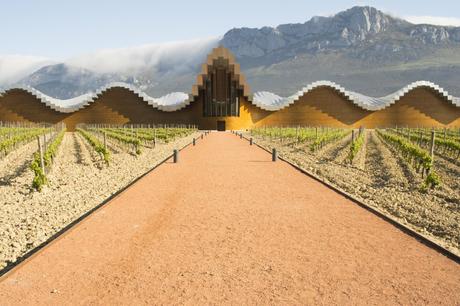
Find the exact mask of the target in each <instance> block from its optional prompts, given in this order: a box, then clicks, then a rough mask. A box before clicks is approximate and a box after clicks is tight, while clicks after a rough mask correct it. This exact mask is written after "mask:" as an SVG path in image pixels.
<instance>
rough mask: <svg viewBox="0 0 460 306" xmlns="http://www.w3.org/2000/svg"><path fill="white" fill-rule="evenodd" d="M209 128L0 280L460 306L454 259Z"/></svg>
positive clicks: (159, 297)
mask: <svg viewBox="0 0 460 306" xmlns="http://www.w3.org/2000/svg"><path fill="white" fill-rule="evenodd" d="M270 159H271V156H270V155H269V154H267V153H266V152H264V151H262V150H261V149H258V148H257V147H255V146H253V147H250V146H249V145H248V142H246V141H241V140H240V139H239V138H237V137H235V136H233V135H231V134H229V133H217V132H216V133H211V135H209V136H207V137H206V138H205V141H204V142H202V143H198V145H197V146H196V147H189V148H187V149H186V150H184V151H182V152H181V154H180V162H179V164H173V163H171V162H168V163H166V164H164V165H162V166H160V167H159V168H157V169H156V170H155V171H153V172H151V173H150V174H148V175H147V176H146V177H144V178H143V179H141V180H140V181H138V182H137V183H136V184H134V185H133V186H131V187H130V188H129V189H128V190H126V191H125V192H123V193H122V194H120V195H119V196H118V197H116V198H115V199H113V200H112V201H111V202H110V203H109V204H108V205H106V206H104V207H103V208H102V209H99V210H98V211H97V212H96V213H94V214H93V215H92V216H90V217H89V218H87V219H86V220H85V221H83V222H81V223H80V224H79V225H78V226H76V227H74V228H73V229H72V230H70V231H68V232H67V233H66V234H65V235H63V236H61V237H60V238H59V239H58V240H55V241H54V242H53V243H52V244H51V245H49V246H48V247H46V248H45V249H43V250H42V251H40V252H38V253H37V254H35V255H34V256H32V257H31V258H30V259H28V260H26V261H25V262H24V263H23V264H21V265H20V266H19V267H18V268H16V269H15V270H13V271H11V272H10V273H8V274H7V275H5V276H4V277H3V278H2V280H1V281H0V300H1V301H2V305H16V304H46V305H64V304H85V305H88V304H100V305H112V304H113V305H116V304H136V305H139V304H191V305H196V304H327V305H330V304H347V305H350V304H363V305H394V304H403V305H413V304H437V305H439V304H445V305H458V304H459V301H460V266H459V265H458V264H457V263H455V262H453V261H451V260H450V259H448V258H446V257H445V256H443V255H441V254H439V253H438V252H436V251H434V250H433V249H430V248H429V247H427V246H425V245H424V244H422V243H420V242H419V241H417V240H416V239H414V238H412V237H411V236H408V235H406V234H404V233H403V232H401V231H400V230H398V229H397V228H395V227H394V226H392V225H390V224H389V223H387V222H385V221H383V220H382V219H380V218H378V217H376V216H375V215H373V214H371V213H370V212H368V211H366V210H364V209H363V208H361V207H359V206H358V205H356V204H354V203H353V202H350V201H349V200H347V199H346V198H344V197H342V196H340V195H339V194H337V193H335V192H334V191H332V190H330V189H328V188H327V187H325V186H324V185H322V184H320V183H318V182H316V181H314V180H312V179H310V178H309V177H307V176H305V175H303V174H301V173H300V172H298V171H296V170H294V169H293V168H292V167H290V166H289V165H288V164H286V163H283V162H276V163H273V162H271V161H270Z"/></svg>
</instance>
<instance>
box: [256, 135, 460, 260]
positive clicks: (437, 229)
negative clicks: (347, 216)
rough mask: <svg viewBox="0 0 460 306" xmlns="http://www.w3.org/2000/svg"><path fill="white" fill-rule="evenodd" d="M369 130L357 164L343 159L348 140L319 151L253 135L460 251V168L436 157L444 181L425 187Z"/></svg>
mask: <svg viewBox="0 0 460 306" xmlns="http://www.w3.org/2000/svg"><path fill="white" fill-rule="evenodd" d="M366 133H367V135H366V143H365V144H366V147H365V148H364V150H365V151H364V152H365V153H364V154H363V153H362V152H360V154H361V155H359V154H358V158H360V160H359V161H358V162H357V164H358V165H359V164H361V166H356V164H354V165H349V164H347V163H343V162H342V161H341V158H340V156H343V155H344V154H343V152H344V151H347V149H348V146H347V145H346V143H347V142H348V143H349V139H348V140H347V139H342V140H339V141H337V142H335V143H333V144H329V145H328V146H326V147H325V148H323V149H322V150H320V151H318V152H317V153H315V154H312V153H311V152H309V151H308V150H298V149H295V148H293V147H292V146H288V145H285V144H281V143H280V142H279V141H276V140H273V141H270V140H269V139H265V140H264V139H262V138H255V141H256V142H257V143H258V144H259V145H261V146H263V147H266V148H268V149H271V148H273V147H276V148H277V150H278V152H279V153H280V155H281V156H283V157H284V158H286V159H288V160H290V161H292V162H293V163H295V164H297V165H299V166H300V167H303V168H305V169H306V170H309V171H311V172H313V173H315V174H316V175H318V176H320V177H321V178H323V179H324V180H325V181H327V182H329V183H331V184H333V185H335V186H337V187H339V188H341V189H343V190H345V191H346V192H348V193H350V194H352V195H354V196H356V197H357V198H358V199H360V200H362V201H364V202H365V203H367V204H369V205H372V206H373V207H376V208H378V209H380V210H382V211H384V212H386V213H387V214H390V215H391V216H393V217H395V218H397V219H398V220H399V221H400V222H402V223H403V224H405V225H407V226H409V227H411V228H413V229H414V230H416V231H418V232H420V233H422V234H424V235H427V236H430V237H431V238H432V239H433V240H436V241H437V242H438V243H440V244H442V245H443V246H444V247H446V248H449V249H450V250H452V251H453V252H456V253H460V189H459V188H458V184H459V181H460V178H459V176H458V173H459V172H458V167H457V166H456V165H454V164H453V163H451V162H449V161H447V160H445V159H442V158H437V159H436V161H435V168H436V170H437V171H438V172H439V174H440V175H441V176H442V178H443V185H442V186H441V187H440V188H438V189H436V190H431V191H428V192H423V191H422V190H421V188H420V187H421V184H422V178H421V177H420V175H419V174H417V173H416V172H415V170H414V169H413V168H412V167H411V166H409V165H408V164H407V163H406V162H405V161H404V160H403V159H402V157H400V155H399V154H398V152H395V151H393V149H392V148H390V147H388V146H387V145H386V144H385V143H384V142H383V141H382V140H381V139H380V138H379V137H378V135H377V134H376V132H374V131H372V130H367V131H366ZM334 154H336V155H337V157H336V158H334Z"/></svg>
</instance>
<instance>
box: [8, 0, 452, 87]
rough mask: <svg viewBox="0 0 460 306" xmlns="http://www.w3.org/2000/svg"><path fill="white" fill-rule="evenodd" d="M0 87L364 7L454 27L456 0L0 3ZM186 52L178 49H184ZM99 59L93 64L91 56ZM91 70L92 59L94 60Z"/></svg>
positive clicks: (66, 0) (19, 0)
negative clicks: (56, 70)
mask: <svg viewBox="0 0 460 306" xmlns="http://www.w3.org/2000/svg"><path fill="white" fill-rule="evenodd" d="M0 5H1V6H0V8H1V12H2V14H1V17H0V37H1V38H2V42H1V44H0V83H1V82H2V79H5V78H8V79H11V80H15V79H17V78H19V77H21V76H23V75H24V74H26V73H29V72H30V71H33V70H34V69H36V68H37V67H40V66H43V65H44V64H45V63H53V62H61V61H62V62H66V61H68V62H71V63H80V62H81V60H79V59H81V58H82V57H85V56H84V55H85V54H86V58H88V57H91V56H92V54H95V53H97V54H107V53H111V52H112V50H119V49H120V48H121V49H122V52H125V53H126V52H127V51H126V48H135V49H136V48H137V49H136V50H137V51H136V52H140V51H139V50H144V51H145V50H147V49H148V50H152V49H157V47H158V46H163V45H164V43H167V44H166V45H168V46H169V47H167V48H165V49H162V50H163V51H161V52H159V53H165V52H169V51H171V46H176V47H178V48H182V49H183V48H184V47H187V46H188V44H187V43H185V44H184V43H181V42H183V41H197V40H200V41H201V44H202V45H203V44H207V43H209V42H210V41H216V40H217V39H218V38H219V37H221V36H222V35H223V34H225V32H227V31H228V30H230V29H231V28H234V27H262V26H276V25H279V24H283V23H297V22H305V21H307V20H309V19H310V18H311V17H313V16H318V15H320V16H330V15H333V14H335V13H337V12H339V11H342V10H345V9H347V8H350V7H353V6H355V5H370V6H373V7H376V8H378V9H380V10H381V11H383V12H386V13H390V14H392V15H394V16H398V17H402V18H406V19H408V20H410V21H413V22H415V23H425V22H429V23H433V24H444V25H457V26H460V1H453V0H450V1H441V0H438V1H433V0H417V1H413V0H411V1H402V0H385V1H370V0H369V1H348V0H328V1H306V0H283V1H267V0H251V1H249V0H232V1H228V2H224V1H211V0H195V1H185V0H184V1H179V0H167V1H164V0H161V1H154V0H151V1H147V0H128V1H126V0H125V1H117V0H111V1H108V0H78V1H69V0H40V1H39V0H34V1H32V0H29V1H25V0H14V1H11V0H0ZM182 51H184V50H182ZM95 59H97V57H95ZM93 63H94V60H93Z"/></svg>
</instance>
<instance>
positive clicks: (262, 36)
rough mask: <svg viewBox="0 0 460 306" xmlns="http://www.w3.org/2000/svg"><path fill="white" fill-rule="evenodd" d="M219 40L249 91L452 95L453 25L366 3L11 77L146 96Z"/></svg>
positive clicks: (459, 47) (456, 31) (59, 91)
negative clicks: (315, 88)
mask: <svg viewBox="0 0 460 306" xmlns="http://www.w3.org/2000/svg"><path fill="white" fill-rule="evenodd" d="M219 44H222V45H224V46H225V47H227V48H229V49H230V50H231V51H232V52H233V53H234V54H235V55H236V57H237V60H238V61H239V62H240V64H241V66H242V69H243V72H244V73H245V75H246V76H247V78H248V81H249V84H250V85H251V89H252V90H253V91H258V90H268V91H272V92H275V93H278V94H281V95H290V94H292V93H294V92H295V91H297V90H299V89H300V88H302V87H303V86H305V85H306V84H308V83H310V82H313V81H317V80H321V79H327V80H331V81H335V82H337V83H339V84H341V85H343V86H345V87H347V88H348V89H351V90H354V91H359V92H362V93H365V94H370V95H376V96H379V95H386V94H389V93H391V92H393V91H396V90H397V89H399V88H401V87H403V86H405V85H407V84H408V83H410V82H412V81H416V80H421V79H424V80H429V81H433V82H435V83H438V84H439V85H441V86H443V87H445V88H446V89H447V90H449V91H450V92H451V93H453V94H456V95H460V27H447V26H435V25H427V24H418V25H415V24H412V23H410V22H408V21H405V20H403V19H399V18H396V17H393V16H390V15H388V14H384V13H382V12H381V11H379V10H377V9H375V8H372V7H353V8H351V9H349V10H346V11H343V12H340V13H338V14H336V15H334V16H331V17H314V18H312V19H311V20H309V21H307V22H305V23H296V24H283V25H279V26H277V27H275V28H273V27H263V28H259V29H254V28H235V29H231V30H230V31H228V32H227V33H225V34H224V35H223V36H222V37H221V38H209V39H202V40H195V41H187V42H176V43H170V44H155V45H145V46H139V47H134V48H126V49H114V50H101V51H98V52H96V53H91V54H87V55H82V56H79V57H76V58H72V59H69V60H67V61H65V62H64V63H59V64H54V65H49V66H46V67H41V69H39V70H37V71H35V72H33V73H31V74H29V75H27V76H25V77H24V78H23V79H22V80H20V81H18V82H17V83H18V84H28V85H31V86H34V87H36V88H37V89H40V90H42V91H43V92H45V93H47V94H49V95H52V96H55V97H60V98H69V97H73V96H75V95H78V94H83V93H86V92H88V91H92V90H95V89H96V88H98V87H100V86H102V85H104V84H106V83H108V82H112V81H125V82H128V83H131V84H135V85H137V86H139V87H141V89H143V90H145V91H146V92H148V93H149V94H151V95H153V96H160V95H163V94H165V93H168V92H171V91H184V92H190V90H191V86H192V85H193V83H194V82H195V78H196V74H197V73H198V72H199V71H200V69H201V63H203V62H204V61H205V59H206V54H207V53H209V51H210V50H211V49H212V48H213V47H215V46H217V45H219ZM1 63H2V62H1V59H0V71H1V69H3V68H2V66H1ZM0 75H1V73H0ZM5 83H7V82H5V80H4V79H2V78H1V77H0V84H3V85H5Z"/></svg>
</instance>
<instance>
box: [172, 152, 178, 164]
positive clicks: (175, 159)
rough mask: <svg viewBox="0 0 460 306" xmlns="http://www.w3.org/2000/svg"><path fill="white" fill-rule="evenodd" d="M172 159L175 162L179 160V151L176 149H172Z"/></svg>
mask: <svg viewBox="0 0 460 306" xmlns="http://www.w3.org/2000/svg"><path fill="white" fill-rule="evenodd" d="M173 160H174V163H175V164H177V163H178V162H179V151H178V150H174V154H173Z"/></svg>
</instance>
